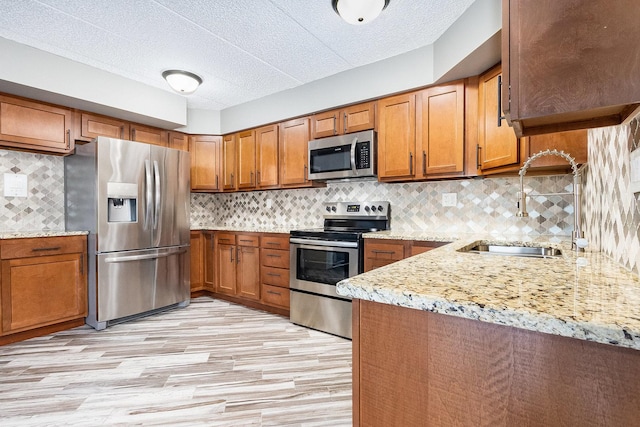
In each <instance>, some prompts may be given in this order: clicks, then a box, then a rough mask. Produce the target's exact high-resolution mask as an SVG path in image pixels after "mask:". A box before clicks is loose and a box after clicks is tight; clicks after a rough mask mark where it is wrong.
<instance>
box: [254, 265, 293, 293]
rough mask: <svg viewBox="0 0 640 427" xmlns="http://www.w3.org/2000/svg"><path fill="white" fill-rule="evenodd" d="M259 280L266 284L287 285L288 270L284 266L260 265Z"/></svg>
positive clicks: (284, 286)
mask: <svg viewBox="0 0 640 427" xmlns="http://www.w3.org/2000/svg"><path fill="white" fill-rule="evenodd" d="M260 275H261V276H262V277H261V279H260V280H261V282H262V283H265V284H267V285H272V286H279V287H281V288H288V287H289V270H287V269H284V268H273V267H264V266H263V267H262V269H261V270H260Z"/></svg>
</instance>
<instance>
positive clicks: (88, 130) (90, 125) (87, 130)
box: [75, 111, 130, 142]
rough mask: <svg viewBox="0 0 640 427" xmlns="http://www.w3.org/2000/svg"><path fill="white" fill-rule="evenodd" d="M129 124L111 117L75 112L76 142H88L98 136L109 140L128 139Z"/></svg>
mask: <svg viewBox="0 0 640 427" xmlns="http://www.w3.org/2000/svg"><path fill="white" fill-rule="evenodd" d="M129 132H130V131H129V123H127V122H124V121H122V120H118V119H114V118H111V117H105V116H100V115H97V114H90V113H85V112H80V111H78V112H76V132H75V139H76V140H77V141H86V142H89V141H91V140H92V139H94V138H97V137H99V136H108V137H109V138H118V139H127V138H129Z"/></svg>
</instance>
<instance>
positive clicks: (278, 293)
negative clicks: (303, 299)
mask: <svg viewBox="0 0 640 427" xmlns="http://www.w3.org/2000/svg"><path fill="white" fill-rule="evenodd" d="M267 293H268V294H272V295H278V296H280V295H282V293H280V292H275V291H267Z"/></svg>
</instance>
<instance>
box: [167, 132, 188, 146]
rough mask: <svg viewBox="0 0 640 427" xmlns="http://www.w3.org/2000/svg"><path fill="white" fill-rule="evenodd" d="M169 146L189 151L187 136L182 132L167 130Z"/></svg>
mask: <svg viewBox="0 0 640 427" xmlns="http://www.w3.org/2000/svg"><path fill="white" fill-rule="evenodd" d="M169 148H173V149H175V150H182V151H189V136H188V135H187V134H185V133H182V132H175V131H169Z"/></svg>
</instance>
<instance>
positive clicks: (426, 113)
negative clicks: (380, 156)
mask: <svg viewBox="0 0 640 427" xmlns="http://www.w3.org/2000/svg"><path fill="white" fill-rule="evenodd" d="M464 113H465V110H464V82H462V81H459V82H457V83H453V84H449V85H444V86H435V87H432V88H428V89H425V90H424V91H422V92H420V93H419V95H418V111H417V112H416V116H417V121H416V134H417V143H416V152H418V153H420V154H421V155H422V168H421V169H419V168H417V169H418V170H417V171H416V176H417V177H419V178H424V177H427V176H429V175H438V176H443V175H444V174H446V176H456V175H461V174H463V173H464V154H465V135H464Z"/></svg>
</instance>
